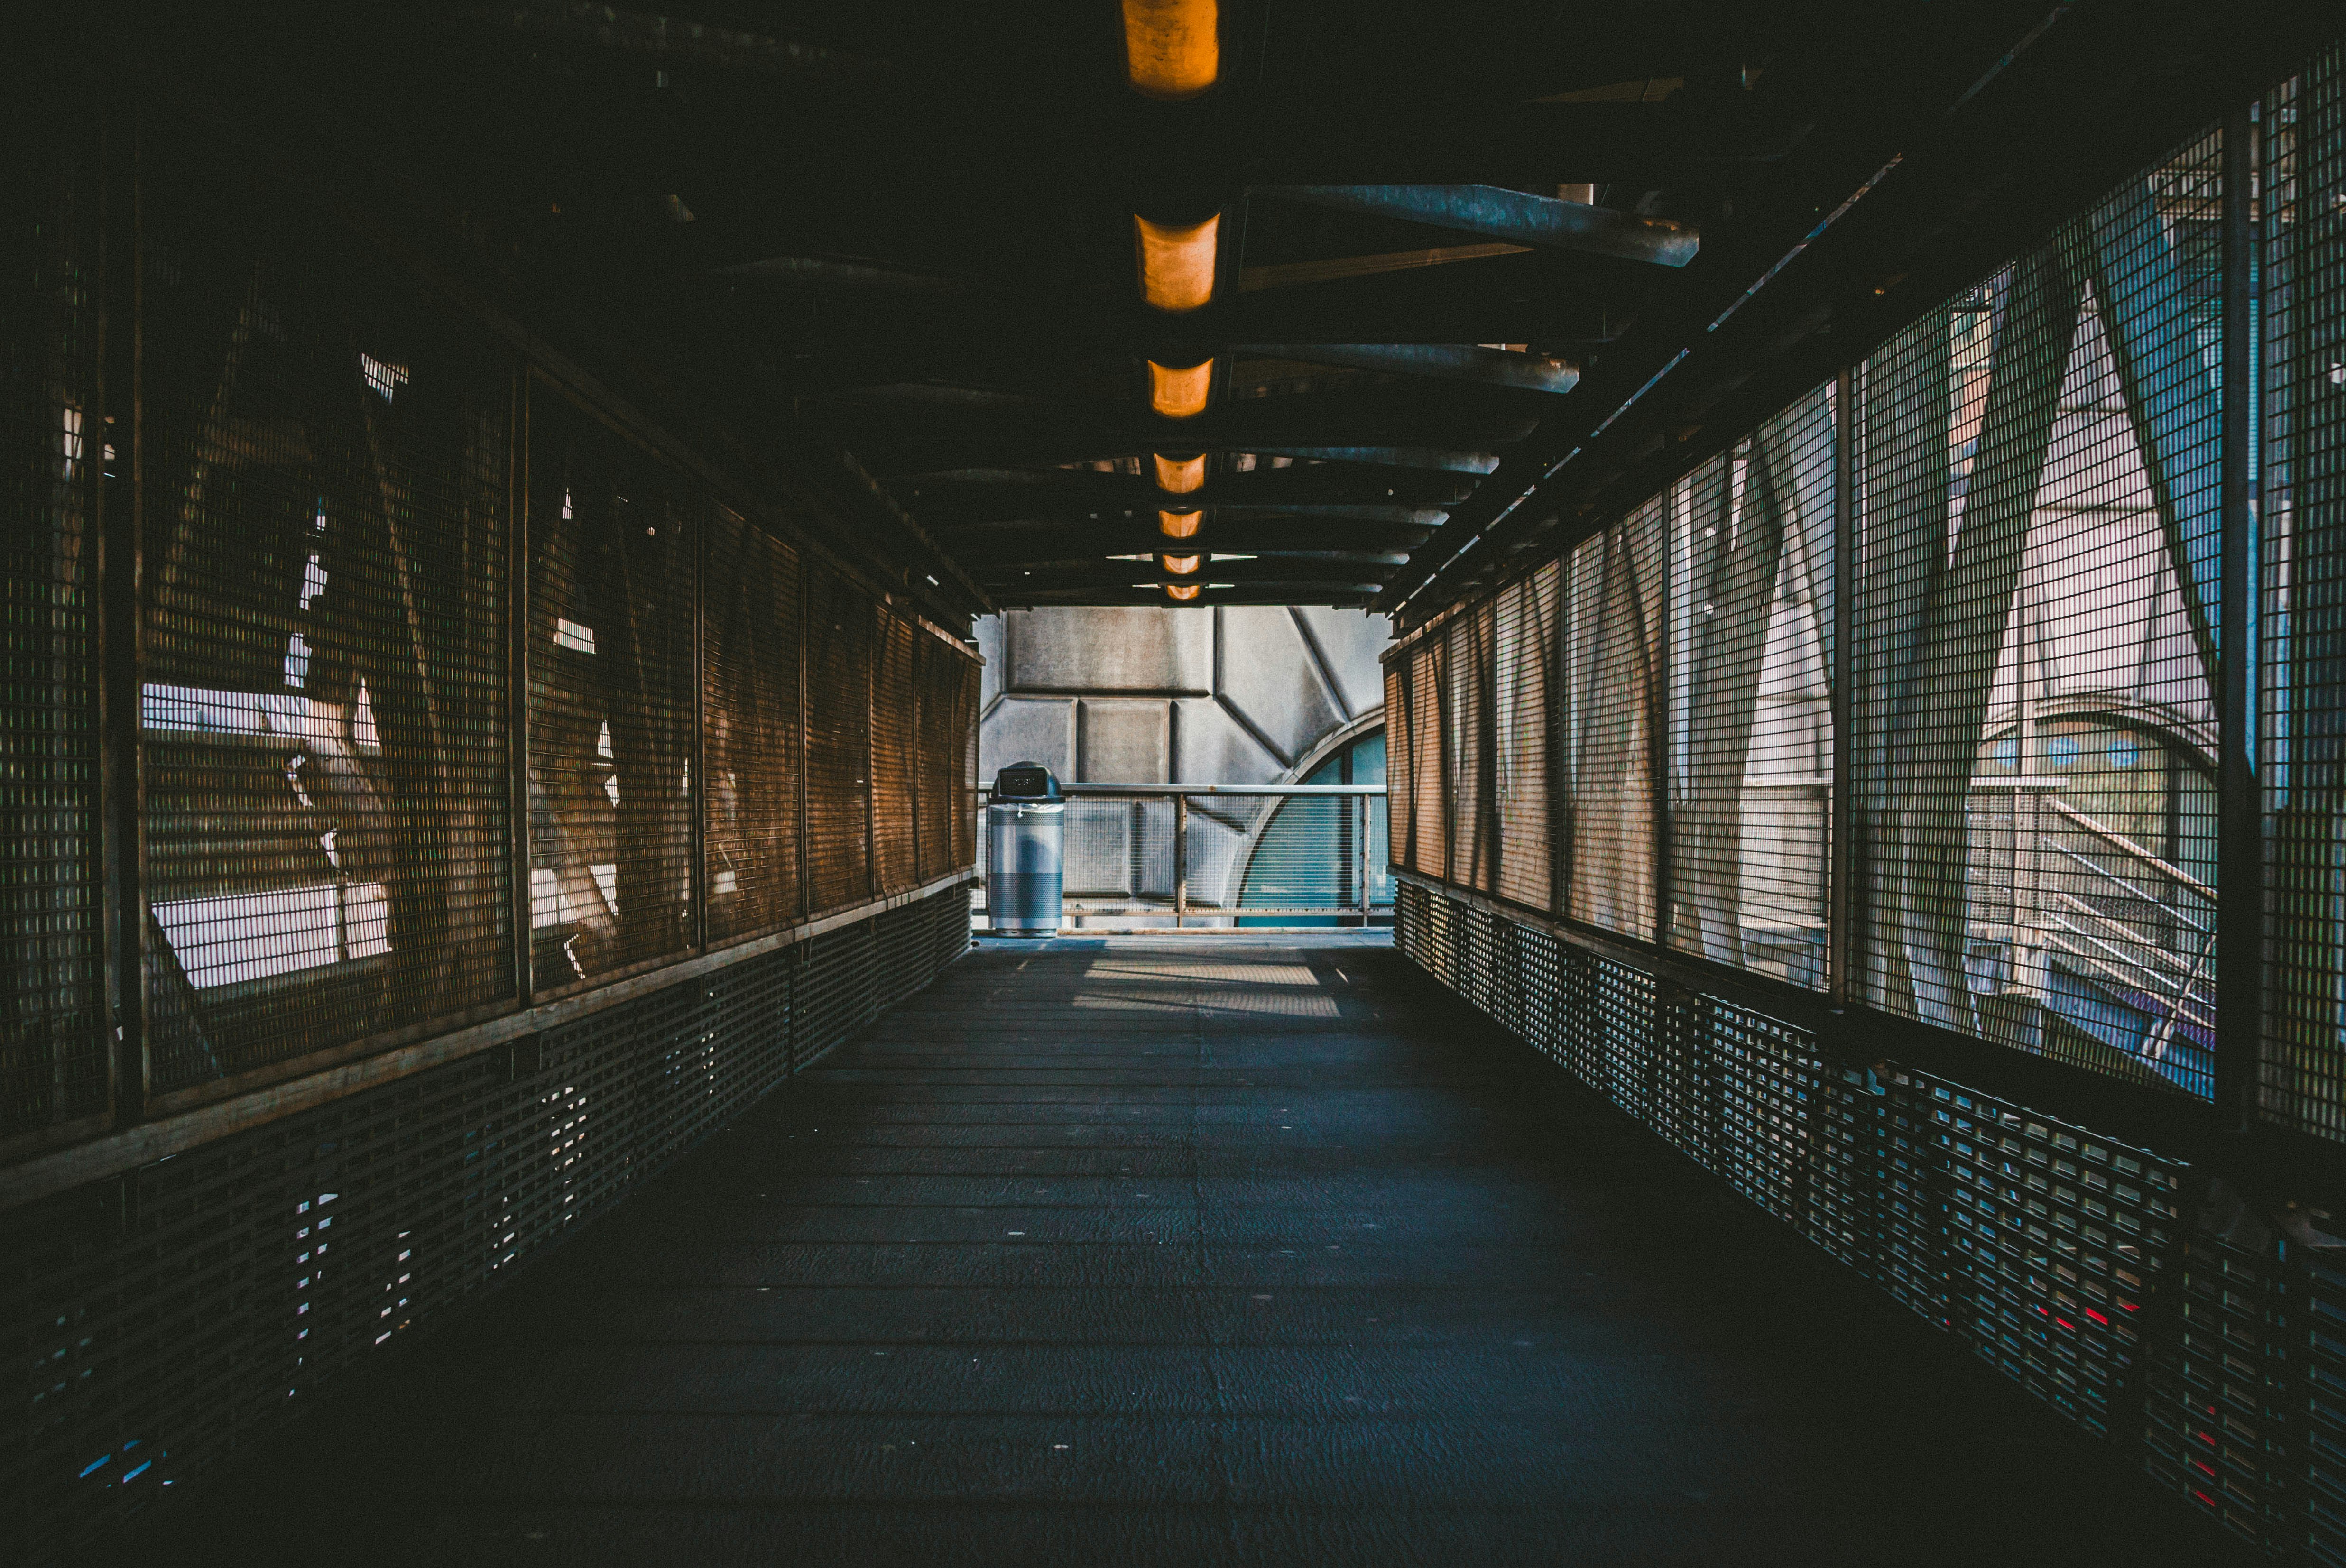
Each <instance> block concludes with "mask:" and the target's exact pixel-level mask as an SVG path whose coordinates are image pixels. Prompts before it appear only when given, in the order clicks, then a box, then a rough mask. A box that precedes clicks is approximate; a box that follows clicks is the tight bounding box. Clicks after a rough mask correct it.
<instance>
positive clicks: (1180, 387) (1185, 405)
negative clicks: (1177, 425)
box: [1148, 360, 1214, 419]
mask: <svg viewBox="0 0 2346 1568" xmlns="http://www.w3.org/2000/svg"><path fill="white" fill-rule="evenodd" d="M1213 382H1214V361H1211V360H1208V361H1206V362H1205V363H1203V364H1200V365H1191V366H1189V367H1188V369H1187V370H1182V369H1179V368H1178V367H1176V366H1171V365H1160V364H1158V362H1157V361H1155V360H1151V361H1148V406H1149V407H1151V408H1153V409H1155V410H1156V411H1157V412H1158V413H1161V414H1163V415H1164V416H1165V417H1166V418H1168V419H1188V418H1190V417H1192V416H1194V415H1197V414H1201V413H1203V412H1206V393H1207V392H1208V390H1209V388H1210V387H1211V386H1212V385H1213Z"/></svg>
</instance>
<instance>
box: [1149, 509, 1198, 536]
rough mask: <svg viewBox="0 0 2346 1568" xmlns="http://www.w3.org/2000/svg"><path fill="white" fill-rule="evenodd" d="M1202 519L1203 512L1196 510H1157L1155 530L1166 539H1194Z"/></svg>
mask: <svg viewBox="0 0 2346 1568" xmlns="http://www.w3.org/2000/svg"><path fill="white" fill-rule="evenodd" d="M1203 520H1204V514H1202V513H1198V512H1159V513H1158V514H1157V531H1158V533H1159V534H1162V535H1165V536H1166V537H1167V538H1168V539H1194V538H1196V537H1197V536H1198V524H1199V523H1200V522H1202V521H1203Z"/></svg>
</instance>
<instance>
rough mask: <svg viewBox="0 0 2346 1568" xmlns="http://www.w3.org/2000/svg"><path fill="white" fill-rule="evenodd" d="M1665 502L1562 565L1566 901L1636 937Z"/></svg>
mask: <svg viewBox="0 0 2346 1568" xmlns="http://www.w3.org/2000/svg"><path fill="white" fill-rule="evenodd" d="M1666 505H1667V502H1666V499H1664V498H1657V499H1656V500H1654V501H1652V502H1649V503H1647V504H1646V505H1645V506H1642V507H1640V508H1639V509H1638V510H1637V512H1636V513H1635V514H1632V515H1631V516H1630V517H1628V518H1627V519H1625V520H1624V521H1622V522H1620V523H1617V524H1614V525H1612V526H1611V527H1608V528H1607V529H1605V530H1604V531H1603V532H1602V533H1599V534H1597V535H1594V536H1592V537H1590V538H1589V539H1587V540H1586V541H1584V542H1583V543H1582V544H1581V545H1579V546H1578V547H1577V548H1576V549H1575V550H1574V551H1573V552H1572V554H1571V555H1570V556H1569V557H1568V558H1567V560H1566V563H1565V567H1564V571H1565V585H1564V593H1565V610H1564V627H1563V634H1564V639H1565V642H1564V655H1563V663H1564V670H1565V676H1564V678H1565V692H1564V702H1563V706H1562V712H1561V715H1560V718H1561V719H1562V721H1563V723H1564V724H1565V726H1566V737H1565V741H1564V745H1563V747H1562V748H1561V750H1562V760H1561V764H1560V771H1561V773H1562V775H1563V779H1564V782H1565V785H1566V819H1565V820H1566V843H1567V846H1568V848H1567V855H1566V859H1567V864H1568V866H1569V872H1568V877H1569V880H1568V881H1567V882H1566V900H1565V903H1566V910H1567V911H1568V912H1570V913H1571V914H1572V915H1573V916H1574V917H1575V918H1576V919H1578V920H1583V921H1588V922H1589V923H1590V924H1592V925H1600V926H1605V927H1607V928H1608V929H1610V930H1613V931H1617V932H1623V933H1625V934H1627V935H1633V936H1639V937H1644V936H1648V935H1650V934H1652V932H1653V930H1654V916H1655V910H1654V897H1655V887H1654V872H1655V864H1654V849H1655V844H1654V827H1655V815H1654V808H1655V799H1654V789H1655V783H1656V775H1657V773H1658V766H1657V764H1658V751H1659V741H1660V737H1659V735H1658V730H1657V726H1656V714H1655V708H1656V698H1657V697H1658V689H1657V688H1658V679H1659V675H1660V671H1659V669H1658V666H1659V664H1660V654H1661V650H1660V649H1659V647H1658V646H1657V643H1656V639H1657V637H1658V634H1659V630H1660V620H1661V587H1662V557H1663V549H1664V545H1663V531H1664V530H1663V522H1664V514H1665V509H1666Z"/></svg>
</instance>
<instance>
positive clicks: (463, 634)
mask: <svg viewBox="0 0 2346 1568" xmlns="http://www.w3.org/2000/svg"><path fill="white" fill-rule="evenodd" d="M158 172H159V173H160V174H161V175H162V177H161V178H153V179H150V181H149V182H148V189H149V191H150V192H151V196H150V199H149V207H148V228H147V239H146V243H145V250H144V262H145V267H144V276H143V278H142V280H141V281H142V287H143V289H144V292H145V301H146V306H147V310H146V314H145V318H144V322H143V376H144V382H143V398H144V418H145V424H144V430H145V439H146V453H147V456H146V472H145V481H146V488H147V498H148V511H147V516H146V518H145V523H144V526H145V562H144V587H145V600H146V602H145V606H144V619H145V623H146V625H145V633H146V665H145V668H144V671H143V677H144V685H143V687H142V689H141V692H140V710H141V723H142V728H143V731H144V734H143V745H144V753H145V763H146V789H147V830H148V854H149V864H148V894H149V899H150V905H149V919H148V929H147V947H148V977H147V983H148V989H149V994H150V1001H151V1009H150V1016H151V1021H152V1030H151V1042H150V1043H151V1045H152V1049H153V1074H152V1078H153V1085H154V1087H155V1088H156V1089H157V1090H158V1092H161V1091H168V1090H172V1089H178V1088H183V1087H187V1086H189V1085H192V1084H200V1083H204V1082H206V1081H209V1080H215V1079H219V1078H221V1077H224V1076H230V1075H233V1074H239V1073H241V1072H244V1071H247V1070H250V1069H254V1068H259V1067H263V1066H267V1065H270V1064H274V1063H277V1062H280V1061H282V1060H284V1059H286V1058H288V1057H291V1056H295V1055H299V1054H303V1053H305V1052H309V1051H311V1050H315V1049H318V1048H320V1047H323V1046H327V1045H338V1044H348V1043H350V1042H352V1041H356V1040H360V1039H362V1038H365V1037H367V1036H370V1035H372V1034H376V1033H382V1032H384V1031H387V1030H390V1029H393V1028H398V1027H402V1026H405V1025H408V1024H412V1023H418V1022H420V1021H423V1020H425V1019H429V1018H433V1017H435V1016H440V1015H444V1014H448V1013H455V1012H459V1011H462V1010H464V1009H465V1008H467V1007H471V1006H474V1005H478V1004H481V1003H489V1002H493V1001H495V1000H497V999H499V998H503V997H505V996H508V995H510V994H511V989H512V975H513V965H512V961H511V948H510V946H509V943H510V942H511V941H512V934H511V932H510V930H509V929H508V928H509V916H508V912H507V911H508V909H509V901H508V896H507V891H508V885H509V884H508V876H509V873H508V871H507V870H506V868H507V866H508V864H509V861H508V858H507V849H506V846H507V843H508V839H507V831H508V829H507V822H508V811H507V789H506V783H505V780H506V756H507V754H506V748H505V734H504V729H505V726H504V724H503V718H504V714H505V703H506V700H507V696H506V684H505V682H506V675H505V661H506V653H505V559H506V548H507V545H506V526H507V524H506V519H505V509H506V497H505V468H506V441H507V427H508V424H509V415H508V410H509V408H510V403H511V382H510V379H509V377H510V372H509V371H508V370H507V368H506V366H505V361H503V360H502V359H501V358H500V357H499V356H497V355H496V354H495V353H493V352H491V351H489V350H488V348H487V346H486V343H485V341H484V340H480V339H476V338H474V337H472V336H470V335H469V334H467V333H465V332H464V331H462V330H461V329H458V328H456V327H454V325H453V324H452V323H451V321H450V320H449V315H448V312H447V311H445V308H444V307H437V308H435V307H434V305H433V303H432V302H430V301H428V300H425V299H423V298H422V297H420V296H419V295H418V294H417V292H416V291H415V290H413V286H412V285H408V284H405V283H403V282H402V281H401V280H398V279H396V278H395V277H394V276H393V275H391V274H389V273H388V272H385V271H382V270H378V269H377V268H375V267H374V266H372V265H371V264H370V263H368V262H367V261H366V260H362V258H361V257H360V256H358V255H356V254H355V253H353V251H354V248H353V247H351V246H350V244H349V242H341V243H340V244H323V245H321V243H320V242H319V241H318V239H316V238H315V236H314V235H312V234H311V233H310V232H308V231H307V230H306V229H302V228H301V225H299V224H298V223H297V222H296V221H294V220H292V219H290V218H289V217H288V216H287V215H286V214H284V213H283V212H282V211H281V210H279V209H275V208H274V207H272V206H271V204H270V203H268V202H267V201H265V200H262V199H259V198H257V197H256V196H255V195H254V194H253V193H252V192H250V190H248V189H246V188H243V187H241V186H240V185H239V184H238V183H237V182H235V181H233V180H229V179H223V178H220V177H219V175H218V174H217V173H216V172H215V171H211V170H207V169H199V168H195V167H193V166H189V167H177V166H171V165H167V166H166V168H164V169H163V170H161V171H158Z"/></svg>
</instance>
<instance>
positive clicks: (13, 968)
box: [0, 104, 112, 1135]
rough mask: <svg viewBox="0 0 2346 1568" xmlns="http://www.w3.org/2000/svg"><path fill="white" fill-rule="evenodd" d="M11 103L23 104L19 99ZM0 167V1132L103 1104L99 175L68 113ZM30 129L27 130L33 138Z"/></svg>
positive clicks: (12, 144) (103, 442)
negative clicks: (78, 143)
mask: <svg viewBox="0 0 2346 1568" xmlns="http://www.w3.org/2000/svg"><path fill="white" fill-rule="evenodd" d="M18 108H19V110H20V111H24V110H29V109H30V108H31V106H29V105H21V104H20V105H19V106H18ZM27 118H28V119H29V120H31V121H32V122H33V123H35V124H37V125H40V126H43V127H54V129H52V130H50V131H49V132H48V133H47V134H46V135H30V136H27V137H26V138H25V141H24V142H19V141H18V140H15V139H13V138H12V139H11V140H10V141H8V142H7V143H6V144H5V145H6V146H7V148H8V152H9V156H8V158H6V160H5V167H0V189H5V191H6V192H7V200H6V204H5V209H0V210H4V211H5V217H0V254H5V260H0V267H5V276H6V277H7V278H8V279H9V280H10V286H9V287H8V289H7V290H5V291H0V514H5V517H6V518H7V524H6V526H5V529H0V616H5V619H0V670H5V675H0V759H5V764H4V765H0V966H5V967H0V1135H6V1134H9V1133H13V1132H17V1131H20V1130H23V1129H26V1128H31V1127H37V1126H41V1125H47V1124H51V1123H55V1122H61V1121H66V1120H70V1119H72V1118H74V1117H76V1116H79V1115H85V1114H87V1113H89V1112H92V1111H96V1110H97V1109H99V1108H101V1107H102V1106H103V1105H104V1104H105V1099H106V1092H107V1072H106V1055H105V1047H104V1044H103V1025H104V1017H103V1012H102V1008H103V1003H104V998H103V994H102V985H103V980H104V975H103V972H102V969H101V967H100V955H101V947H100V942H99V929H98V928H99V921H100V918H101V911H102V909H103V898H102V893H101V889H100V886H99V881H98V877H99V871H100V866H99V859H98V848H97V846H98V840H97V826H98V813H99V810H100V800H99V793H98V745H97V734H98V730H97V725H98V708H97V693H98V678H97V677H98V665H99V650H98V648H97V639H96V631H97V627H96V624H95V621H94V619H93V616H94V612H95V608H96V606H95V605H94V603H93V597H94V596H95V595H96V593H97V580H96V574H95V572H94V571H93V570H92V567H93V565H94V555H93V551H94V546H95V544H96V535H95V514H94V502H95V500H96V497H97V484H98V481H99V476H100V474H101V473H104V472H106V471H107V469H108V468H109V467H111V465H112V460H111V457H110V451H111V446H112V442H111V439H110V437H111V432H110V430H109V429H108V428H107V427H106V426H105V425H104V423H103V411H102V410H101V408H100V406H99V402H98V332H97V300H96V298H95V295H96V292H97V288H98V277H97V271H96V264H97V258H98V243H97V241H98V233H97V181H96V179H95V178H94V177H93V172H92V170H91V169H90V168H88V167H87V159H88V158H90V156H91V149H90V148H88V147H87V145H85V146H82V147H78V148H76V147H75V146H72V145H69V144H68V143H67V138H66V133H67V130H68V127H72V126H73V125H74V124H75V122H74V120H72V119H71V118H66V117H58V118H54V119H52V118H48V117H44V116H38V115H28V116H27ZM27 144H29V145H27Z"/></svg>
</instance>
